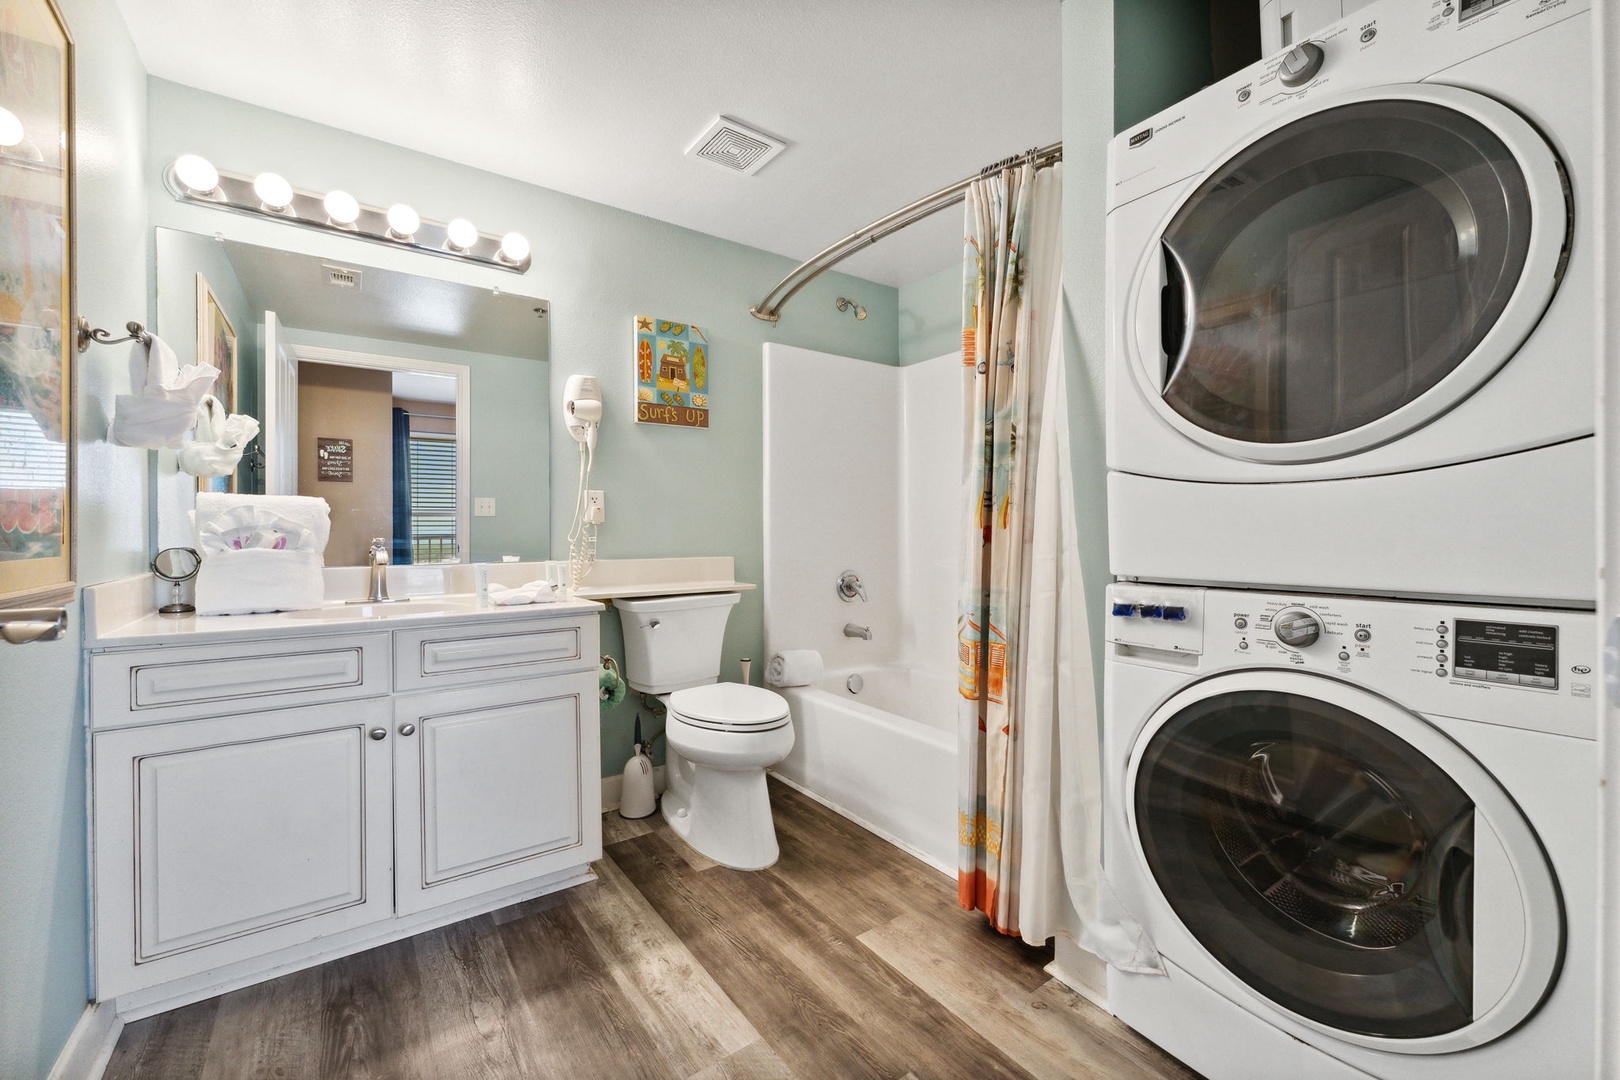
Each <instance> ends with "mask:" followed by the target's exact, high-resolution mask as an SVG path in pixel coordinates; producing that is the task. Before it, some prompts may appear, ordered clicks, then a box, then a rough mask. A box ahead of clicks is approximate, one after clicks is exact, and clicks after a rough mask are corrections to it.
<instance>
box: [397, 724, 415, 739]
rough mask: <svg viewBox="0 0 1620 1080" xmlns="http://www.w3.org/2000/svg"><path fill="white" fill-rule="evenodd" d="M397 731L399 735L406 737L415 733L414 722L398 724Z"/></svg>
mask: <svg viewBox="0 0 1620 1080" xmlns="http://www.w3.org/2000/svg"><path fill="white" fill-rule="evenodd" d="M399 733H400V734H401V735H403V736H405V737H406V738H407V739H408V738H410V737H411V736H412V735H415V734H416V725H415V724H401V725H399Z"/></svg>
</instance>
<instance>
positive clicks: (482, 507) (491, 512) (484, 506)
mask: <svg viewBox="0 0 1620 1080" xmlns="http://www.w3.org/2000/svg"><path fill="white" fill-rule="evenodd" d="M494 516H495V500H494V499H474V500H473V517H494Z"/></svg>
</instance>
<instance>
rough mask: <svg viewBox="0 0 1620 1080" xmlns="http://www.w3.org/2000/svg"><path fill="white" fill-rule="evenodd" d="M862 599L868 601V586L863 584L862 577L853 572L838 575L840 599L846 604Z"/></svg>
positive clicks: (846, 571)
mask: <svg viewBox="0 0 1620 1080" xmlns="http://www.w3.org/2000/svg"><path fill="white" fill-rule="evenodd" d="M856 597H860V599H861V601H862V602H863V603H864V602H865V601H866V586H865V585H862V584H861V575H859V574H857V573H856V572H855V571H853V570H845V571H844V572H843V573H842V574H839V575H838V598H839V599H840V600H843V601H845V602H846V603H847V602H849V601H851V600H854V599H855V598H856Z"/></svg>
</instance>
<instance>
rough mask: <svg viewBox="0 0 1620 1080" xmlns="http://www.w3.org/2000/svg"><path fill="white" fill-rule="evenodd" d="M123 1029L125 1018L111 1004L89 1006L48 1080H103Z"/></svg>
mask: <svg viewBox="0 0 1620 1080" xmlns="http://www.w3.org/2000/svg"><path fill="white" fill-rule="evenodd" d="M123 1030H124V1021H123V1018H121V1017H120V1016H119V1015H118V1012H117V1010H115V1009H114V1008H113V1007H112V1006H111V1005H109V1004H107V1003H106V1002H99V1003H98V1002H94V1001H92V1002H90V1003H88V1004H87V1005H85V1007H84V1012H82V1013H81V1014H79V1022H78V1023H76V1024H74V1025H73V1033H72V1034H70V1035H69V1036H68V1041H67V1043H66V1044H65V1045H64V1046H63V1047H62V1052H61V1053H60V1054H58V1055H57V1057H56V1064H55V1065H53V1066H51V1071H50V1075H49V1076H48V1077H47V1078H46V1080H101V1074H102V1073H103V1072H105V1071H106V1069H107V1062H108V1061H110V1060H111V1059H112V1053H113V1048H114V1047H116V1046H117V1045H118V1036H119V1034H120V1033H122V1032H123Z"/></svg>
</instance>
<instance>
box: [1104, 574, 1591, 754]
mask: <svg viewBox="0 0 1620 1080" xmlns="http://www.w3.org/2000/svg"><path fill="white" fill-rule="evenodd" d="M1108 605H1109V612H1108V634H1107V637H1108V641H1109V642H1110V659H1111V660H1112V661H1114V662H1123V663H1137V664H1146V665H1150V666H1157V667H1174V668H1176V669H1179V670H1183V671H1194V672H1198V673H1214V672H1216V671H1221V670H1230V669H1232V668H1242V667H1287V668H1292V669H1295V670H1299V671H1305V672H1311V673H1314V674H1318V675H1323V676H1327V677H1330V678H1337V679H1343V680H1345V681H1347V682H1352V683H1355V684H1357V685H1359V686H1362V687H1365V688H1367V689H1370V690H1373V691H1375V692H1377V693H1380V694H1383V695H1385V696H1387V697H1389V698H1391V699H1393V700H1395V701H1398V702H1400V703H1401V704H1402V705H1404V706H1405V707H1407V708H1409V709H1413V710H1415V711H1418V712H1424V713H1433V714H1437V715H1441V716H1452V717H1456V718H1458V719H1463V720H1478V721H1483V722H1486V723H1493V724H1501V725H1504V726H1507V727H1520V728H1528V729H1531V730H1536V731H1553V732H1557V733H1559V734H1565V735H1573V736H1577V737H1580V738H1594V737H1595V735H1596V722H1597V719H1596V718H1597V705H1596V702H1595V700H1594V696H1593V695H1594V693H1595V685H1596V682H1597V678H1598V676H1597V674H1596V670H1597V622H1596V616H1595V615H1594V614H1593V613H1592V612H1589V611H1560V610H1554V609H1543V608H1500V607H1489V606H1485V605H1476V604H1464V603H1444V602H1432V601H1404V600H1380V599H1370V598H1366V597H1357V596H1324V595H1311V594H1298V593H1259V592H1247V591H1239V590H1235V589H1195V588H1177V587H1174V586H1164V587H1155V586H1151V585H1138V584H1128V583H1116V584H1114V585H1111V586H1110V587H1109V590H1108ZM1166 605H1170V606H1174V607H1176V608H1178V609H1181V608H1184V609H1185V615H1184V617H1178V618H1176V619H1174V620H1166V619H1164V618H1163V616H1162V614H1161V615H1159V616H1158V617H1155V615H1154V609H1155V608H1158V609H1160V610H1161V611H1162V609H1163V608H1164V607H1165V606H1166Z"/></svg>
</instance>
